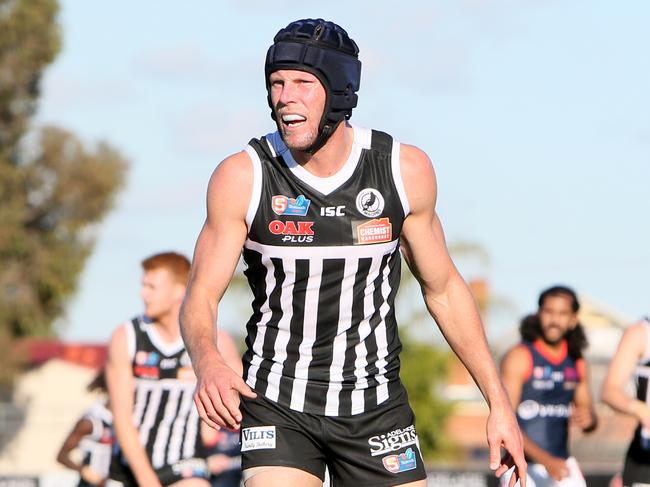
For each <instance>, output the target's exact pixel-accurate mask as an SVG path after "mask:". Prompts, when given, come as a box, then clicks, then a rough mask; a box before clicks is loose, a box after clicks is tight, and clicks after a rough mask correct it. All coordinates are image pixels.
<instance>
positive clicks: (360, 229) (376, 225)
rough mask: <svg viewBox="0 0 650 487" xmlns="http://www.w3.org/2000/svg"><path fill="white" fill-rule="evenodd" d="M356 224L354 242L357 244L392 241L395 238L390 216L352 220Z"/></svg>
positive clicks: (353, 224)
mask: <svg viewBox="0 0 650 487" xmlns="http://www.w3.org/2000/svg"><path fill="white" fill-rule="evenodd" d="M355 225H356V231H355V232H354V243H355V244H356V245H365V244H374V243H381V242H390V241H391V240H392V239H393V224H392V223H391V222H390V220H389V219H388V218H379V219H374V220H370V221H365V222H358V221H354V222H352V226H353V227H354V226H355Z"/></svg>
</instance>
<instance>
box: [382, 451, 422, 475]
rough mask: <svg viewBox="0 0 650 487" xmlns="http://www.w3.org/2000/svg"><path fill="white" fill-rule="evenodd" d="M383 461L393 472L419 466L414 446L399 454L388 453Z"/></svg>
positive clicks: (386, 467)
mask: <svg viewBox="0 0 650 487" xmlns="http://www.w3.org/2000/svg"><path fill="white" fill-rule="evenodd" d="M381 463H383V464H384V468H385V469H386V470H388V471H389V472H391V473H401V472H406V471H408V470H415V468H417V460H416V458H415V452H414V451H413V449H412V448H409V449H408V450H406V451H405V452H404V453H400V454H398V455H387V456H385V457H384V458H382V459H381Z"/></svg>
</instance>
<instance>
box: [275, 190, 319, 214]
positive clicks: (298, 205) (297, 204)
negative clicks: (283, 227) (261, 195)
mask: <svg viewBox="0 0 650 487" xmlns="http://www.w3.org/2000/svg"><path fill="white" fill-rule="evenodd" d="M310 203H311V201H310V200H308V199H307V198H305V197H304V196H303V195H300V196H298V197H297V198H289V197H287V196H284V195H276V196H273V197H272V198H271V208H273V212H274V213H275V214H276V215H291V216H305V215H307V210H308V209H309V204H310Z"/></svg>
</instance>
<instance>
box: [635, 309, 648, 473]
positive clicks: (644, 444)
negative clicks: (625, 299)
mask: <svg viewBox="0 0 650 487" xmlns="http://www.w3.org/2000/svg"><path fill="white" fill-rule="evenodd" d="M642 323H643V324H644V325H645V331H646V347H645V353H644V355H643V357H641V359H640V360H639V362H638V363H637V366H636V369H635V371H634V372H635V373H634V378H635V382H636V398H637V399H638V400H639V401H643V402H644V403H646V404H649V405H650V390H648V381H649V380H650V319H649V318H645V319H644V320H643V322H642ZM633 444H634V446H635V447H637V448H639V449H641V450H643V451H644V452H645V455H646V458H647V454H648V451H650V431H649V430H648V429H647V428H642V427H641V424H639V425H638V426H637V428H636V431H635V432H634V440H633ZM649 462H650V460H649Z"/></svg>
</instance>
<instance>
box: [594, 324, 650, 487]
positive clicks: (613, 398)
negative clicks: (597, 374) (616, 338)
mask: <svg viewBox="0 0 650 487" xmlns="http://www.w3.org/2000/svg"><path fill="white" fill-rule="evenodd" d="M632 377H634V379H635V382H636V397H632V396H630V394H628V393H627V392H626V386H627V385H628V383H629V382H630V379H631V378H632ZM649 378H650V321H649V319H648V318H645V319H643V320H641V321H639V322H637V323H635V324H633V325H631V326H630V327H628V328H627V330H625V333H624V334H623V337H622V338H621V342H620V343H619V345H618V349H617V350H616V354H615V355H614V358H613V359H612V361H611V363H610V364H609V369H608V371H607V376H606V378H605V382H604V383H603V391H602V400H603V401H604V402H605V403H607V404H609V405H610V406H611V407H612V408H614V409H615V410H616V411H618V412H620V413H623V414H629V415H631V416H634V417H635V418H636V419H637V421H638V422H639V424H638V426H637V428H636V430H635V432H634V437H633V438H632V442H631V443H630V446H629V448H628V450H627V454H626V456H625V465H624V467H623V475H622V477H623V485H624V486H625V487H642V486H650V406H649V405H648V404H649V401H650V391H648V379H649Z"/></svg>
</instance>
